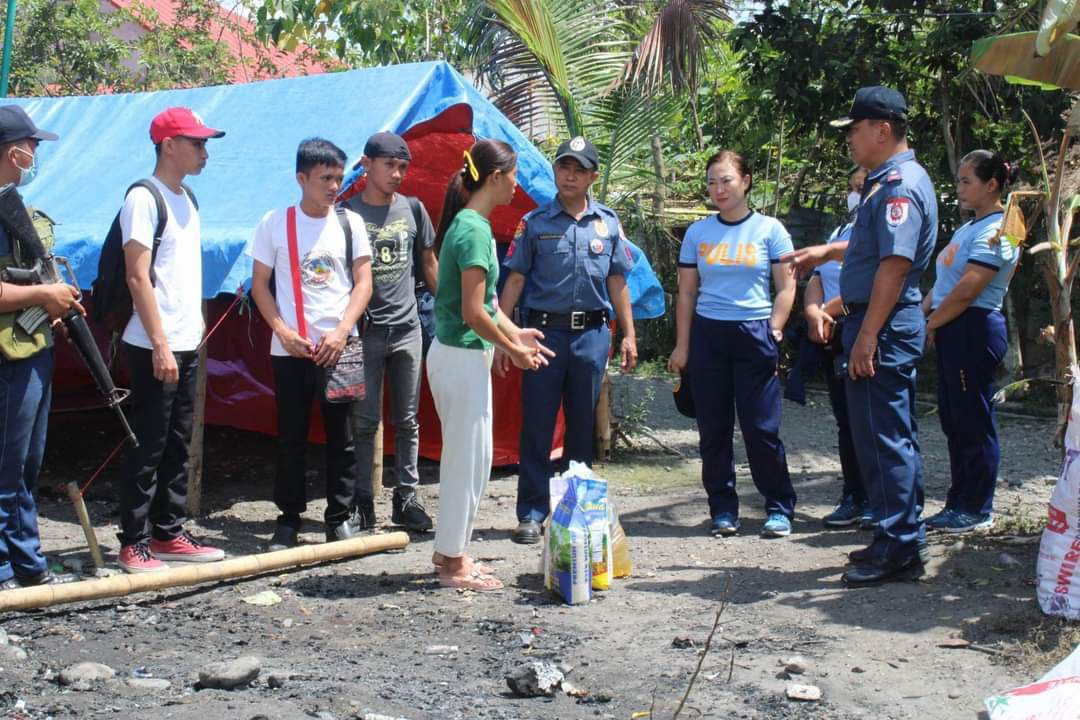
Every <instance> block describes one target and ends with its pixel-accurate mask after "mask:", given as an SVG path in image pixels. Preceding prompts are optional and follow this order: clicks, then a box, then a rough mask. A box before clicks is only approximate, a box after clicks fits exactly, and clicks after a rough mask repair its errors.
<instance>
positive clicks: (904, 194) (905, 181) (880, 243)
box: [840, 150, 938, 304]
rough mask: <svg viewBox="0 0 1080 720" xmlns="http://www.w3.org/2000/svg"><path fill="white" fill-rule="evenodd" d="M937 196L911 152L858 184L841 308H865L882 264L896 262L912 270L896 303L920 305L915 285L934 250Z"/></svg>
mask: <svg viewBox="0 0 1080 720" xmlns="http://www.w3.org/2000/svg"><path fill="white" fill-rule="evenodd" d="M937 215H938V213H937V195H936V194H935V193H934V184H933V183H932V182H931V181H930V176H929V175H927V174H926V170H924V169H923V167H922V165H919V163H917V162H915V151H913V150H905V151H903V152H899V153H896V154H895V155H893V156H892V157H891V158H889V159H888V160H886V161H885V162H884V163H882V164H881V165H880V166H879V167H877V168H875V169H874V170H872V171H871V172H870V174H869V175H867V177H866V182H865V183H863V192H862V199H861V200H860V201H859V210H858V214H857V215H856V217H855V227H854V228H853V229H852V231H851V241H850V242H849V244H848V249H847V252H846V253H845V254H844V267H843V269H842V270H841V271H840V294H841V295H842V296H843V297H844V302H845V303H846V304H852V303H868V302H870V294H871V291H872V290H873V288H874V276H875V275H876V274H877V271H878V266H879V265H881V261H882V260H884V259H885V258H888V257H893V256H898V257H903V258H907V259H908V260H910V261H911V269H910V270H909V271H908V274H907V278H906V279H905V281H904V287H903V291H902V292H901V293H900V297H899V299H898V300H897V302H898V303H900V304H914V303H917V302H920V301H921V300H922V293H921V292H920V291H919V279H920V278H921V277H922V274H923V272H924V271H925V270H926V268H927V266H929V265H930V258H931V256H932V255H933V254H934V248H935V247H936V246H937V226H938V220H937Z"/></svg>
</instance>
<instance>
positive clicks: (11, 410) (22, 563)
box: [0, 105, 85, 590]
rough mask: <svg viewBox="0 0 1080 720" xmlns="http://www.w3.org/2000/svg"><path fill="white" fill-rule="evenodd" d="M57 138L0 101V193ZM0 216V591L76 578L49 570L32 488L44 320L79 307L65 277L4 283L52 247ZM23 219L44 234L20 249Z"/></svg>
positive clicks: (39, 453)
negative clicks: (39, 149) (34, 244)
mask: <svg viewBox="0 0 1080 720" xmlns="http://www.w3.org/2000/svg"><path fill="white" fill-rule="evenodd" d="M56 139H57V136H56V135H55V134H53V133H50V132H46V131H44V130H39V129H38V128H37V126H35V125H34V122H33V121H32V120H31V119H30V117H29V116H28V115H27V114H26V112H25V111H24V110H23V109H22V108H21V107H19V106H17V105H4V106H0V186H2V187H3V188H4V189H3V190H0V193H2V194H3V195H5V196H10V197H11V198H12V199H13V200H14V199H17V198H18V193H17V192H15V190H14V188H15V187H16V186H19V187H21V186H24V185H26V184H27V183H29V182H30V181H31V180H33V179H34V177H35V176H36V174H37V160H36V157H35V155H36V151H37V146H38V143H39V142H40V141H42V140H56ZM8 186H10V187H8ZM20 212H21V213H22V215H23V217H19V216H18V213H20ZM0 215H2V216H0V221H2V222H0V590H12V589H15V588H19V587H26V586H30V585H41V584H51V583H58V582H70V581H72V580H74V579H75V578H74V577H73V576H71V575H66V574H64V575H60V574H56V573H53V572H52V571H50V570H49V568H48V564H47V563H46V560H45V555H44V554H43V553H42V552H41V540H40V537H39V534H38V522H37V507H36V505H35V503H34V497H33V495H32V494H31V489H32V488H33V486H34V484H35V483H36V481H37V475H38V470H40V468H41V461H42V458H43V457H44V455H45V434H46V428H47V425H48V420H49V405H50V402H51V400H52V374H53V349H52V347H53V338H52V331H51V327H50V326H51V325H53V324H56V323H59V322H60V320H61V319H62V318H64V317H65V316H67V315H69V314H72V313H74V314H77V315H78V316H79V317H80V318H81V316H82V315H83V314H85V311H84V310H83V308H82V306H81V305H80V304H79V302H78V297H79V291H78V290H77V289H76V288H74V287H72V286H70V285H67V284H66V283H63V282H48V283H42V284H30V285H23V284H15V283H14V282H11V281H9V278H10V277H11V273H12V272H14V273H15V274H16V275H17V274H18V271H19V270H24V271H31V270H33V269H34V267H35V265H36V264H38V263H39V262H40V261H41V260H42V258H41V257H38V255H40V251H41V250H42V248H44V249H45V250H48V249H49V248H50V247H51V245H52V223H51V222H50V221H48V219H47V218H46V217H45V216H44V215H43V214H42V213H39V212H36V211H28V210H27V209H26V208H25V207H22V206H21V201H19V202H12V203H3V204H2V206H0ZM28 223H32V225H30V227H31V228H32V229H36V230H37V232H35V233H32V234H33V235H34V237H33V239H34V240H37V235H41V236H42V240H41V241H40V242H38V243H37V245H38V247H25V246H24V243H23V241H22V238H21V237H19V235H17V234H16V233H14V232H12V231H11V228H13V227H15V228H18V227H23V226H26V225H27V224H28Z"/></svg>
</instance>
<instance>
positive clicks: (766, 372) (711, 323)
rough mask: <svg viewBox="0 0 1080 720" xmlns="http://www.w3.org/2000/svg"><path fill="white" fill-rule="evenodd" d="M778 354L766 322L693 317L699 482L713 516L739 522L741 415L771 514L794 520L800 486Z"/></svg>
mask: <svg viewBox="0 0 1080 720" xmlns="http://www.w3.org/2000/svg"><path fill="white" fill-rule="evenodd" d="M778 360H779V348H778V347H777V345H776V341H775V340H774V339H773V337H772V333H771V331H770V329H769V321H768V320H748V321H737V320H710V319H708V318H704V317H702V316H700V315H695V316H694V322H693V325H692V326H691V329H690V359H689V371H690V382H691V386H692V387H693V388H694V406H695V408H696V409H697V425H698V436H699V438H700V449H701V481H702V484H703V485H704V486H705V492H706V493H707V494H708V496H709V515H710V516H711V517H716V516H717V515H720V514H721V513H729V514H731V515H734V516H735V517H738V516H739V496H738V494H737V493H736V492H735V453H734V447H733V435H734V432H735V415H736V413H737V414H738V416H739V427H740V428H741V429H742V435H743V442H744V443H745V444H746V455H747V458H748V459H749V461H750V476H751V477H752V478H753V479H754V485H756V486H757V489H758V492H760V493H761V494H762V495H763V496H764V497H765V512H766V513H770V514H771V513H781V514H783V515H786V516H787V517H788V518H793V517H794V515H795V500H796V497H795V488H794V487H792V485H791V476H790V475H789V474H788V466H787V455H786V454H785V452H784V443H783V441H782V440H781V439H780V379H779V378H778V377H777V374H776V367H777V361H778Z"/></svg>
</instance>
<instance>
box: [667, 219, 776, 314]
mask: <svg viewBox="0 0 1080 720" xmlns="http://www.w3.org/2000/svg"><path fill="white" fill-rule="evenodd" d="M792 250H793V248H792V245H791V235H789V234H788V231H787V230H786V229H785V228H784V226H783V225H782V224H781V223H780V221H779V220H777V219H776V218H772V217H768V216H767V215H760V214H758V213H756V212H751V213H750V214H749V215H747V216H746V217H745V218H743V219H742V220H740V221H738V222H735V223H729V222H725V221H724V220H722V219H721V218H720V215H719V214H716V215H712V216H710V217H708V218H705V219H704V220H698V221H697V222H696V223H694V224H693V225H691V226H690V227H689V228H687V230H686V235H684V236H683V241H682V248H681V249H680V251H679V267H685V268H694V269H696V270H697V271H698V277H699V278H700V286H699V290H698V298H697V314H698V315H701V316H702V317H705V318H708V319H710V320H742V321H746V320H766V319H768V317H769V315H770V314H771V313H772V296H771V294H770V293H769V283H770V281H771V280H772V266H773V263H776V262H779V260H780V257H781V256H783V255H787V254H788V253H790V252H792Z"/></svg>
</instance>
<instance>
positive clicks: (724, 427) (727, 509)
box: [668, 150, 795, 537]
mask: <svg viewBox="0 0 1080 720" xmlns="http://www.w3.org/2000/svg"><path fill="white" fill-rule="evenodd" d="M706 174H707V181H708V191H709V197H710V199H711V200H712V202H713V205H715V206H716V208H717V210H718V211H719V212H718V213H717V214H716V215H713V216H710V217H708V218H706V219H704V220H699V221H698V222H696V223H694V224H693V225H691V226H690V227H689V229H687V231H686V235H685V236H684V238H683V242H682V249H681V250H680V252H679V297H678V303H677V305H676V342H675V349H674V351H672V353H671V358H670V359H669V360H668V369H669V370H671V371H672V372H683V370H686V371H687V372H688V375H689V379H690V385H691V387H692V388H693V393H694V404H695V406H696V409H697V423H698V435H699V438H700V448H701V461H702V468H701V475H702V483H703V484H704V486H705V490H706V492H707V493H708V496H709V515H710V516H711V518H712V525H711V532H712V534H713V535H717V536H721V535H734V534H735V533H736V532H738V530H739V497H738V495H737V494H736V492H735V458H734V452H733V443H732V436H733V433H734V430H735V414H736V413H738V417H739V427H740V428H742V434H743V441H744V442H745V444H746V454H747V456H748V458H749V461H750V474H751V476H752V477H753V479H754V484H755V485H756V486H757V488H758V491H759V492H760V493H761V494H762V495H764V496H765V513H766V515H767V518H766V521H765V524H764V525H763V526H762V529H761V535H762V536H763V537H780V536H784V535H789V534H790V533H791V519H792V518H793V517H794V512H795V490H794V488H793V487H792V485H791V476H790V475H789V474H788V468H787V458H786V456H785V454H784V444H783V442H782V441H781V440H780V436H779V430H780V381H779V378H778V377H777V363H778V360H779V342H780V340H781V338H782V337H783V330H784V324H785V323H786V322H787V319H788V315H789V314H790V313H791V305H792V302H793V301H794V299H795V277H794V275H793V274H792V269H791V265H789V264H787V263H781V262H779V260H780V257H781V256H783V255H786V254H788V253H790V252H791V251H792V245H791V236H790V235H788V232H787V230H785V229H784V226H783V225H781V224H780V222H779V221H778V220H776V219H775V218H771V217H767V216H765V215H760V214H758V213H755V212H753V211H752V210H750V208H749V207H748V205H747V200H746V198H747V194H748V193H749V192H750V188H751V186H752V184H753V178H752V177H751V174H750V170H749V168H747V166H746V162H745V161H744V160H743V158H742V157H741V156H740V155H738V154H737V153H734V152H732V151H730V150H723V151H721V152H718V153H717V154H715V155H713V156H712V157H711V158H709V161H708V163H707V164H706ZM770 279H771V280H772V282H773V284H774V285H775V286H776V297H775V299H773V298H770V294H769V281H770Z"/></svg>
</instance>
